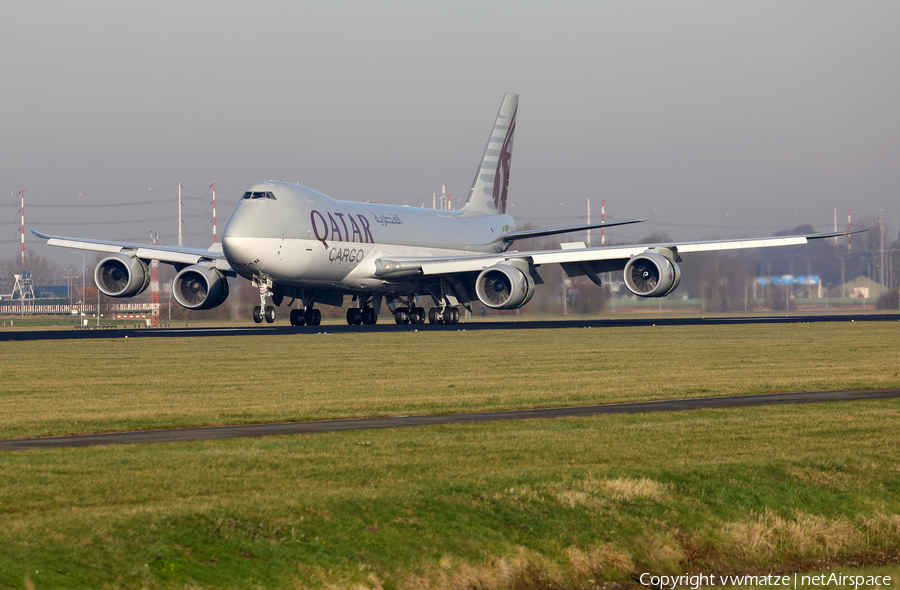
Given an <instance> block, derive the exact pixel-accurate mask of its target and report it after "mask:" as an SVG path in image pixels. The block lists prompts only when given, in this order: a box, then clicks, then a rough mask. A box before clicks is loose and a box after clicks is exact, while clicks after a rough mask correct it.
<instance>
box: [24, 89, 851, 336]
mask: <svg viewBox="0 0 900 590" xmlns="http://www.w3.org/2000/svg"><path fill="white" fill-rule="evenodd" d="M518 103H519V97H518V95H516V94H506V95H505V96H504V97H503V101H502V103H501V104H500V112H499V113H498V114H497V118H496V120H495V121H494V126H493V128H492V129H491V133H490V136H489V138H488V143H487V147H486V148H485V150H484V154H483V155H482V157H481V163H480V164H479V166H478V170H477V171H476V173H475V181H474V182H473V183H472V188H471V189H470V190H469V196H468V199H467V200H466V203H465V206H464V207H462V209H460V210H459V211H438V210H433V209H418V208H412V207H401V206H395V205H379V204H375V203H360V202H354V201H337V200H335V199H332V198H331V197H328V196H326V195H323V194H322V193H319V192H316V191H314V190H312V189H309V188H306V187H305V186H300V185H297V184H291V183H287V182H276V181H269V182H258V183H256V184H254V185H252V186H250V187H249V188H248V189H247V191H246V192H245V193H244V195H243V197H242V198H241V200H240V203H238V205H237V207H235V209H234V211H233V212H232V213H231V216H230V217H229V218H228V221H227V222H226V224H225V228H224V231H223V233H222V244H221V247H217V246H218V245H217V244H213V247H211V248H209V249H202V248H184V247H174V246H156V245H154V246H151V245H145V244H137V243H126V242H111V241H103V240H86V239H81V238H66V237H59V236H48V235H45V234H42V233H39V232H33V233H34V234H35V235H36V236H38V237H40V238H44V239H46V240H48V243H49V244H50V245H52V246H60V247H63V248H74V249H83V250H93V251H97V252H105V253H108V254H109V255H108V256H107V257H106V258H104V259H103V260H102V261H101V262H100V263H99V264H98V265H97V269H96V272H95V274H94V279H95V281H96V283H97V285H98V287H99V289H100V291H102V292H103V293H105V294H106V295H108V296H110V297H133V296H135V295H137V294H139V293H141V292H143V291H144V290H145V289H146V288H147V286H148V284H149V282H150V271H149V262H150V261H151V260H159V261H160V262H164V263H167V264H172V265H173V266H174V267H175V268H176V269H177V271H178V274H177V275H176V276H175V282H174V284H173V287H172V289H173V294H174V296H175V300H176V301H177V302H178V303H179V304H181V305H182V306H184V307H186V308H187V309H195V310H200V309H211V308H214V307H216V306H218V305H221V304H222V303H223V302H224V301H225V299H226V298H227V297H228V278H229V277H232V278H234V277H237V276H238V275H239V276H241V277H244V278H245V279H248V280H250V281H252V283H253V285H254V286H255V287H258V288H259V305H258V306H257V307H256V308H254V311H253V320H254V321H255V322H257V323H259V322H262V321H263V320H265V321H267V322H270V323H271V322H274V321H275V307H272V306H267V300H268V299H271V301H272V303H274V304H275V305H276V306H280V305H281V303H282V302H283V300H284V298H285V297H289V298H291V306H294V302H295V301H296V307H294V309H292V310H291V312H290V320H291V324H292V325H295V326H302V325H304V324H308V325H318V324H319V323H320V322H321V320H322V314H321V312H320V310H319V309H316V307H315V306H316V305H317V304H318V305H334V306H341V305H343V303H344V301H345V300H346V298H347V297H350V298H351V300H352V301H353V302H355V304H356V305H355V306H353V307H351V308H350V309H348V310H347V323H349V324H351V325H356V324H374V323H376V322H377V321H378V313H379V310H380V309H381V308H382V302H386V303H387V306H388V308H389V309H390V310H391V312H392V313H393V314H394V319H395V320H396V322H397V323H398V324H406V323H413V324H422V323H424V322H425V318H426V312H425V309H424V308H423V307H421V306H420V305H419V303H418V301H420V299H421V298H426V299H430V300H431V301H432V302H433V303H434V306H433V307H431V308H430V309H429V310H428V313H427V317H428V320H429V322H431V323H457V322H458V321H459V309H458V306H459V305H462V306H464V307H465V308H466V309H468V310H470V311H471V310H472V302H479V301H480V302H481V304H483V305H485V306H487V307H489V308H491V309H516V308H519V307H522V306H523V305H525V304H526V303H528V302H529V301H530V300H531V298H532V296H533V295H534V291H535V286H536V285H540V284H542V283H543V281H542V279H541V275H540V267H541V266H543V265H545V264H560V265H562V267H563V269H564V270H565V272H566V274H567V275H568V276H570V277H578V276H586V277H587V278H588V279H590V280H591V281H593V282H594V283H595V284H597V285H600V275H601V274H603V273H607V272H624V281H625V286H626V287H627V288H628V289H629V290H630V291H631V292H632V293H634V294H635V295H638V296H640V297H665V296H666V295H668V294H669V293H671V292H672V291H673V290H674V289H675V288H676V287H677V286H678V282H679V281H680V280H681V271H680V270H679V267H678V263H679V262H681V256H682V255H684V254H689V253H692V252H704V251H710V250H731V249H738V248H767V247H772V246H791V245H797V244H805V243H806V242H807V240H811V239H819V238H828V237H834V236H838V235H845V234H846V233H848V232H838V233H825V234H812V235H798V236H788V237H771V238H753V239H741V240H722V241H704V242H679V243H664V244H650V245H636V246H612V247H600V248H586V247H576V248H567V249H560V250H535V251H522V252H519V251H515V250H511V249H510V247H511V246H513V245H514V244H515V242H516V241H517V240H521V239H524V238H532V237H538V236H549V235H555V234H563V233H568V232H577V231H583V230H586V229H594V228H600V227H611V226H615V225H623V224H629V223H637V222H639V221H642V220H632V221H620V222H616V223H605V224H603V223H594V224H591V225H580V226H570V227H557V228H551V229H540V230H528V231H522V230H517V229H516V222H515V220H514V219H513V218H512V217H511V216H510V215H508V214H507V213H506V201H507V194H508V190H509V174H510V163H511V161H512V152H513V137H514V136H515V132H516V114H517V110H518Z"/></svg>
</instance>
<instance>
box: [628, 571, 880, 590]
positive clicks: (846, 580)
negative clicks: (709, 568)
mask: <svg viewBox="0 0 900 590" xmlns="http://www.w3.org/2000/svg"><path fill="white" fill-rule="evenodd" d="M640 582H641V585H643V586H650V587H653V588H664V589H668V590H674V589H675V588H690V589H691V590H698V589H699V588H702V587H704V586H750V587H752V586H781V587H783V588H793V589H796V588H805V587H810V586H841V587H845V588H854V590H855V589H857V588H859V587H861V586H862V587H867V586H890V584H891V577H890V576H859V575H856V576H847V575H844V574H840V573H837V572H834V573H831V574H796V573H795V574H793V575H786V574H785V575H776V574H769V575H765V576H751V575H735V576H717V575H707V574H683V575H680V576H654V575H652V574H641V577H640Z"/></svg>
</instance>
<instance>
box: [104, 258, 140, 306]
mask: <svg viewBox="0 0 900 590" xmlns="http://www.w3.org/2000/svg"><path fill="white" fill-rule="evenodd" d="M94 282H95V283H96V284H97V288H98V289H100V292H101V293H103V294H104V295H108V296H110V297H133V296H135V295H137V294H138V293H140V292H142V291H143V290H144V289H146V288H147V285H149V284H150V269H149V268H148V267H147V263H146V262H144V261H143V260H141V259H140V258H137V257H136V256H128V255H126V254H110V255H109V256H107V257H106V258H104V259H103V260H101V261H100V263H99V264H98V265H97V269H96V270H95V271H94Z"/></svg>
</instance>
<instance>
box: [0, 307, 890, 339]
mask: <svg viewBox="0 0 900 590" xmlns="http://www.w3.org/2000/svg"><path fill="white" fill-rule="evenodd" d="M379 319H380V321H379V323H378V324H375V325H374V326H348V325H346V324H334V325H322V326H299V327H295V326H283V325H279V326H270V325H268V324H251V323H249V322H248V323H247V324H246V325H242V326H234V327H223V328H190V327H185V328H140V329H132V328H129V329H123V328H118V329H110V330H104V329H78V330H76V329H71V330H34V331H18V332H17V331H8V332H0V342H18V341H27V340H83V339H87V338H125V337H128V338H203V337H210V336H266V335H285V334H321V333H323V332H324V333H329V334H345V333H357V332H363V333H380V332H395V333H396V332H414V331H419V332H442V331H444V332H446V331H450V332H459V331H469V330H553V329H561V328H620V327H639V326H645V327H646V326H725V325H743V324H808V323H819V322H897V321H900V314H896V313H869V314H866V313H858V314H836V315H770V316H747V317H737V316H723V317H690V318H667V317H660V318H647V317H641V318H617V319H610V320H579V319H571V320H549V321H533V320H523V321H491V320H482V319H480V318H476V319H474V320H472V321H469V322H466V323H460V324H455V325H454V324H450V325H447V324H420V325H410V324H407V325H397V324H396V323H394V320H393V318H392V317H384V316H382V317H381V318H379Z"/></svg>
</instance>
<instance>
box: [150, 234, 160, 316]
mask: <svg viewBox="0 0 900 590" xmlns="http://www.w3.org/2000/svg"><path fill="white" fill-rule="evenodd" d="M150 243H151V244H153V245H154V246H155V245H157V244H159V236H158V235H157V234H155V233H153V232H150ZM150 317H151V324H152V325H153V327H154V328H158V327H159V260H151V261H150Z"/></svg>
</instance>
